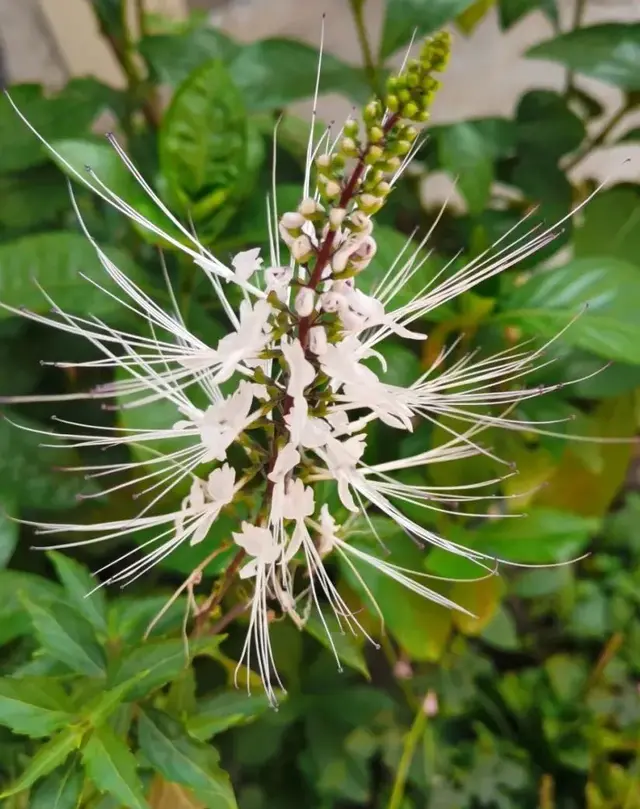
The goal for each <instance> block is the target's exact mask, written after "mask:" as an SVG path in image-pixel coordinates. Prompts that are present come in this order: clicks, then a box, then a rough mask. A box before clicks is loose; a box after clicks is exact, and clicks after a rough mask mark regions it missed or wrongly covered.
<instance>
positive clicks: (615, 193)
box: [574, 186, 640, 266]
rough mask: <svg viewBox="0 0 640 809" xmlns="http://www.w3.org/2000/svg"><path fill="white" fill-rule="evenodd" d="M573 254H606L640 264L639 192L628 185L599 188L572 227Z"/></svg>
mask: <svg viewBox="0 0 640 809" xmlns="http://www.w3.org/2000/svg"><path fill="white" fill-rule="evenodd" d="M574 244H575V247H574V251H575V255H576V256H600V255H602V254H603V253H606V254H607V255H608V256H613V257H614V258H620V259H623V260H624V261H629V262H631V263H632V264H635V265H636V266H639V265H640V194H638V193H637V190H636V189H635V188H633V187H630V186H616V187H614V188H608V189H607V190H606V191H602V192H601V193H600V194H598V195H597V196H596V197H595V198H594V199H593V200H591V202H590V203H589V204H588V205H587V206H586V208H585V209H584V211H583V219H582V222H581V225H580V227H579V228H576V229H575V242H574Z"/></svg>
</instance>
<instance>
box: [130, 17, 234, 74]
mask: <svg viewBox="0 0 640 809" xmlns="http://www.w3.org/2000/svg"><path fill="white" fill-rule="evenodd" d="M138 47H139V48H140V53H141V54H142V56H143V57H144V58H145V60H146V61H147V64H148V65H149V67H150V68H151V71H152V75H153V77H154V79H155V81H157V82H159V83H161V84H170V85H171V86H172V87H177V86H178V85H179V84H181V83H182V82H183V81H184V80H185V79H186V78H187V76H189V74H190V73H192V72H193V71H194V70H197V69H198V68H200V67H202V65H204V64H205V63H206V62H210V61H212V60H213V59H221V60H222V61H223V62H224V63H225V64H227V65H228V64H229V62H231V61H232V59H233V58H234V57H235V56H237V54H238V52H239V50H240V46H239V45H237V44H236V43H235V42H234V41H233V40H232V39H230V38H229V37H228V36H226V35H225V34H223V33H222V31H218V30H216V29H215V28H196V29H194V30H192V31H186V32H184V33H178V34H157V35H155V36H147V37H144V38H143V39H142V40H141V41H140V43H139V46H138Z"/></svg>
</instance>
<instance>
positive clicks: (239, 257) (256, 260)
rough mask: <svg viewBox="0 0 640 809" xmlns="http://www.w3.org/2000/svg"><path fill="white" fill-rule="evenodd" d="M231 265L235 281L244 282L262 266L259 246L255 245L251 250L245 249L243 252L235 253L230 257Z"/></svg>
mask: <svg viewBox="0 0 640 809" xmlns="http://www.w3.org/2000/svg"><path fill="white" fill-rule="evenodd" d="M231 265H232V267H233V269H234V271H235V279H234V280H235V281H236V282H238V281H239V282H240V283H244V282H245V281H248V280H249V279H250V278H251V276H252V275H253V274H254V272H255V271H256V270H259V269H260V267H261V266H262V259H261V258H260V248H259V247H255V248H253V250H245V251H244V252H243V253H237V254H236V255H235V256H234V258H233V259H232V261H231ZM228 280H231V279H228Z"/></svg>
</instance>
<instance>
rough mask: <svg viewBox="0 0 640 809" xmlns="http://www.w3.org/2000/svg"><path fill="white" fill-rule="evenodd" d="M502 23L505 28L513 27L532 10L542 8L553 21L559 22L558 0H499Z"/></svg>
mask: <svg viewBox="0 0 640 809" xmlns="http://www.w3.org/2000/svg"><path fill="white" fill-rule="evenodd" d="M498 7H499V10H500V25H501V27H502V29H503V30H506V29H507V28H511V26H512V25H515V24H516V23H517V22H518V20H520V19H522V17H524V16H525V15H526V14H528V13H529V12H530V11H536V10H537V9H540V11H542V12H543V13H544V14H546V16H547V17H548V18H549V19H550V20H551V22H554V23H558V7H557V5H556V0H498Z"/></svg>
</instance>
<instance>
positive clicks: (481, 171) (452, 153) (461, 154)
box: [438, 122, 493, 214]
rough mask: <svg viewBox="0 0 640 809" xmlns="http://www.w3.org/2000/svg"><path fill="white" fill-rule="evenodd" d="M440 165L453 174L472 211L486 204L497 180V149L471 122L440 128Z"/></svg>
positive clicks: (472, 212)
mask: <svg viewBox="0 0 640 809" xmlns="http://www.w3.org/2000/svg"><path fill="white" fill-rule="evenodd" d="M438 157H439V160H440V165H441V166H442V167H443V168H444V169H445V170H446V171H448V172H449V173H450V174H452V176H453V178H454V179H455V180H456V181H457V184H458V187H459V188H460V191H461V192H462V195H463V196H464V198H465V199H466V201H467V205H468V207H469V213H471V214H478V213H480V212H481V211H482V210H483V208H484V207H485V205H486V203H487V200H488V199H489V193H490V191H491V183H492V181H493V150H492V145H491V143H490V142H487V141H486V140H485V138H483V137H482V135H481V133H480V132H479V131H478V130H477V129H476V127H474V125H473V123H471V122H464V123H459V124H451V125H450V126H447V127H446V128H445V129H444V130H440V132H438Z"/></svg>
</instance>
